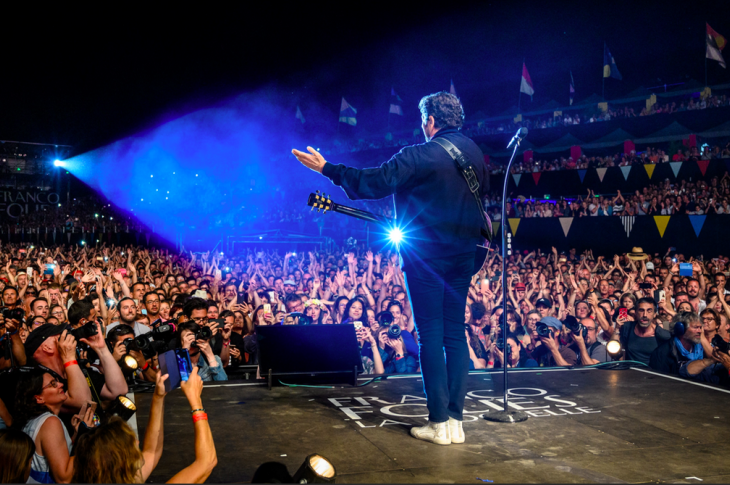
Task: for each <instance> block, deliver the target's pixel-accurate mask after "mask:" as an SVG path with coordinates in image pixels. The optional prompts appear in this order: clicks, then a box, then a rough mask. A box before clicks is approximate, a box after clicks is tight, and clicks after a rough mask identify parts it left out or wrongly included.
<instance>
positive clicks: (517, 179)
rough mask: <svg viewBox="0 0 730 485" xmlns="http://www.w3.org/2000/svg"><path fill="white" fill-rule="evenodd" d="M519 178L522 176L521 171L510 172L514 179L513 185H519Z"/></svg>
mask: <svg viewBox="0 0 730 485" xmlns="http://www.w3.org/2000/svg"><path fill="white" fill-rule="evenodd" d="M521 178H522V174H521V173H513V174H512V179H514V181H515V187H516V186H518V185H520V179H521Z"/></svg>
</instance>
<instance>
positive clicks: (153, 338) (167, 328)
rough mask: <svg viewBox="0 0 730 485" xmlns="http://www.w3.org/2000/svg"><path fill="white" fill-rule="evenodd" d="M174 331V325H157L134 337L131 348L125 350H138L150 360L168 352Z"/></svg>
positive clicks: (175, 328)
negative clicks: (149, 330)
mask: <svg viewBox="0 0 730 485" xmlns="http://www.w3.org/2000/svg"><path fill="white" fill-rule="evenodd" d="M206 328H207V327H206ZM175 330H177V327H176V326H175V325H174V324H163V325H159V326H157V327H155V328H153V329H152V331H151V332H148V333H145V334H142V335H139V336H137V337H135V338H134V343H133V346H132V347H127V348H128V349H129V348H134V349H135V350H139V351H140V352H142V355H144V358H145V359H151V358H152V357H154V356H155V355H156V354H161V353H163V352H167V351H168V350H169V348H170V341H171V340H173V339H174V337H175ZM209 330H210V329H209ZM127 340H129V339H127ZM125 342H126V340H125ZM125 345H126V343H125Z"/></svg>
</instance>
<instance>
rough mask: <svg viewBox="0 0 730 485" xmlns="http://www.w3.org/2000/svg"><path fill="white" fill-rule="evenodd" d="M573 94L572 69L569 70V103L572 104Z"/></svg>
mask: <svg viewBox="0 0 730 485" xmlns="http://www.w3.org/2000/svg"><path fill="white" fill-rule="evenodd" d="M574 95H575V84H574V83H573V71H570V105H571V106H573V96H574Z"/></svg>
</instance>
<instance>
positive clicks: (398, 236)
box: [388, 227, 403, 244]
mask: <svg viewBox="0 0 730 485" xmlns="http://www.w3.org/2000/svg"><path fill="white" fill-rule="evenodd" d="M388 238H389V239H390V240H391V241H392V242H393V243H394V244H400V243H401V241H403V233H402V232H401V230H400V229H399V228H397V227H394V228H393V229H391V230H390V232H389V233H388Z"/></svg>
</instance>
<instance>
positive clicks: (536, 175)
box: [532, 172, 542, 185]
mask: <svg viewBox="0 0 730 485" xmlns="http://www.w3.org/2000/svg"><path fill="white" fill-rule="evenodd" d="M540 175H542V172H532V180H534V181H535V185H537V183H538V182H539V181H540Z"/></svg>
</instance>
